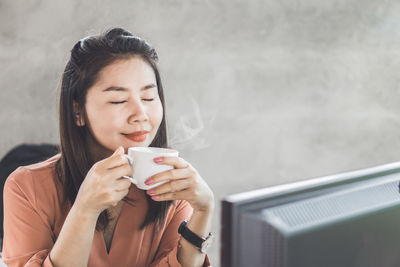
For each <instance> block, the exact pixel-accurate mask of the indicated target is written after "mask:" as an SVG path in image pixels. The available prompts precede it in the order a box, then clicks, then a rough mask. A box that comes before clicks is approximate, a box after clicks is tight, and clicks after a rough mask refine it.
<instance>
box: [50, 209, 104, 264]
mask: <svg viewBox="0 0 400 267" xmlns="http://www.w3.org/2000/svg"><path fill="white" fill-rule="evenodd" d="M97 217H98V216H96V215H95V214H90V213H85V212H82V209H80V208H79V207H78V206H77V205H74V206H72V208H71V210H70V212H69V213H68V216H67V218H66V220H65V222H64V224H63V227H62V229H61V232H60V235H59V236H58V238H57V241H56V243H55V244H54V246H53V249H52V250H51V252H50V260H51V262H52V263H53V265H54V266H77V267H79V266H87V264H88V259H89V253H90V249H91V247H92V242H93V235H94V230H95V227H96V222H97Z"/></svg>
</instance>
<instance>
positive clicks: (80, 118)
mask: <svg viewBox="0 0 400 267" xmlns="http://www.w3.org/2000/svg"><path fill="white" fill-rule="evenodd" d="M73 105H74V117H75V124H76V125H77V126H79V127H82V126H85V120H84V119H83V116H82V110H81V109H80V108H79V104H78V103H77V102H75V101H74V104H73Z"/></svg>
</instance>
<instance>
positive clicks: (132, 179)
mask: <svg viewBox="0 0 400 267" xmlns="http://www.w3.org/2000/svg"><path fill="white" fill-rule="evenodd" d="M124 157H125V158H127V159H128V161H129V165H131V166H133V158H132V157H131V156H129V155H127V154H124ZM122 177H124V178H126V179H129V180H131V182H132V183H133V184H135V185H137V184H138V182H137V181H136V179H135V178H133V177H131V176H127V175H124V176H122Z"/></svg>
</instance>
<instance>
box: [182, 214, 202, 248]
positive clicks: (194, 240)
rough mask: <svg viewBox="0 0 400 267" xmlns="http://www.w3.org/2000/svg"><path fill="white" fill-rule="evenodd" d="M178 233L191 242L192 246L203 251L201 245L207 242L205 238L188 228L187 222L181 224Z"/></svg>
mask: <svg viewBox="0 0 400 267" xmlns="http://www.w3.org/2000/svg"><path fill="white" fill-rule="evenodd" d="M178 233H179V234H181V235H182V237H183V238H185V239H186V240H187V241H189V242H190V243H191V244H192V245H194V246H196V247H198V248H199V249H201V245H202V244H203V242H204V241H205V239H204V238H201V237H200V236H198V235H196V234H195V233H193V232H192V231H191V230H190V229H189V228H188V227H187V220H184V221H183V222H182V223H181V225H180V226H179V229H178Z"/></svg>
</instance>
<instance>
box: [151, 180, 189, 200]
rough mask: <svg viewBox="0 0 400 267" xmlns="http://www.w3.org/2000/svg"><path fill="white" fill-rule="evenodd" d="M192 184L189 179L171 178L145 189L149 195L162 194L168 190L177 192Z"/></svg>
mask: <svg viewBox="0 0 400 267" xmlns="http://www.w3.org/2000/svg"><path fill="white" fill-rule="evenodd" d="M191 185H192V183H191V181H190V180H189V179H179V180H172V181H169V182H168V183H165V184H162V185H160V186H157V187H155V188H153V189H150V190H148V191H147V194H149V195H151V196H155V195H162V194H165V193H168V192H177V191H182V190H185V189H187V188H189V187H190V186H191Z"/></svg>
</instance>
